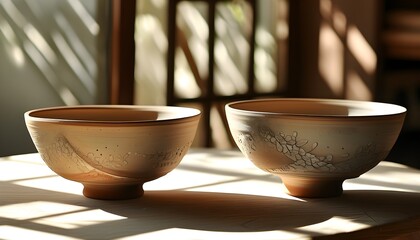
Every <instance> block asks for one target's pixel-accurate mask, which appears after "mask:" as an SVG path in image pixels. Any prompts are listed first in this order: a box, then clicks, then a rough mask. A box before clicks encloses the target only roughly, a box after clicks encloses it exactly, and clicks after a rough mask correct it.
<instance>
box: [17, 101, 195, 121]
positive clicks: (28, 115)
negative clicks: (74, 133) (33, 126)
mask: <svg viewBox="0 0 420 240" xmlns="http://www.w3.org/2000/svg"><path fill="white" fill-rule="evenodd" d="M66 109H86V110H88V109H121V110H125V109H127V110H128V109H130V110H139V111H156V112H166V113H171V112H173V113H176V111H180V110H181V111H183V112H184V113H183V114H174V117H169V118H163V119H155V120H88V119H86V120H85V119H71V118H55V117H42V116H33V114H35V113H41V112H48V111H56V110H58V111H61V110H66ZM200 115H201V110H199V109H196V108H192V107H180V106H164V105H111V104H110V105H106V104H104V105H74V106H55V107H45V108H38V109H32V110H29V111H26V112H25V113H24V118H25V120H26V121H29V120H30V121H37V122H45V123H47V122H48V123H60V124H92V125H96V124H101V125H121V124H123V125H131V124H135V125H153V124H162V123H171V122H179V121H180V120H182V121H194V120H195V119H196V118H197V117H199V116H200Z"/></svg>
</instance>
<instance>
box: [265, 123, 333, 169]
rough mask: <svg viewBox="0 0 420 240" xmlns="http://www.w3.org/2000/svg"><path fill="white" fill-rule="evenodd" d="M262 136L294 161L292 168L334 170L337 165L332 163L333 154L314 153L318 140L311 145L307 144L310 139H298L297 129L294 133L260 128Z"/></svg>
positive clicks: (290, 166) (290, 167)
mask: <svg viewBox="0 0 420 240" xmlns="http://www.w3.org/2000/svg"><path fill="white" fill-rule="evenodd" d="M260 136H261V137H262V139H263V140H264V141H266V142H268V143H270V144H272V145H273V146H275V148H276V149H277V151H279V152H281V153H283V154H284V155H285V156H287V157H288V158H289V159H291V160H293V163H291V164H289V165H288V168H289V169H290V170H293V169H306V170H315V169H316V170H321V171H334V170H336V167H335V166H334V164H333V163H332V160H333V156H332V155H331V154H328V155H326V156H317V155H315V154H313V153H312V151H313V150H315V149H316V148H317V147H318V143H317V142H313V143H312V145H311V146H309V147H308V146H307V145H308V143H309V140H307V139H298V133H297V132H296V131H295V132H293V133H292V135H287V134H284V133H283V132H280V133H278V134H275V133H274V132H272V131H271V130H269V129H260Z"/></svg>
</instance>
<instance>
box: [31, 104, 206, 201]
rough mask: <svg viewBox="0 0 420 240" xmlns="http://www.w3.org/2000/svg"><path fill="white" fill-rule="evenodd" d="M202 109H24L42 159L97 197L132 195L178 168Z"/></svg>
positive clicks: (192, 136)
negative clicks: (148, 183) (146, 183)
mask: <svg viewBox="0 0 420 240" xmlns="http://www.w3.org/2000/svg"><path fill="white" fill-rule="evenodd" d="M200 114H201V113H200V111H199V110H196V109H192V108H184V107H170V106H119V105H108V106H86V105H85V106H72V107H69V106H67V107H55V108H44V109H37V110H32V111H28V112H26V113H25V122H26V126H27V128H28V130H29V133H30V135H31V138H32V140H33V142H34V144H35V146H36V148H37V150H38V152H39V153H40V154H41V157H42V159H43V160H44V161H45V163H46V164H47V165H48V167H49V168H51V169H52V170H53V171H54V172H56V173H57V174H58V175H60V176H62V177H64V178H66V179H69V180H73V181H77V182H80V183H82V184H83V185H84V188H83V194H84V195H85V196H86V197H89V198H96V199H129V198H137V197H140V196H142V194H143V184H144V183H145V182H148V181H151V180H154V179H157V178H159V177H161V176H164V175H165V174H167V173H169V172H170V171H171V170H173V169H174V168H175V167H176V166H177V165H178V164H179V163H180V161H181V160H182V158H183V157H184V155H185V154H186V153H187V151H188V149H189V147H190V146H191V144H192V142H193V139H194V137H195V133H196V129H197V125H198V122H199V118H200Z"/></svg>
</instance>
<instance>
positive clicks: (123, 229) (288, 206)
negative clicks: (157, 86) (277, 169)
mask: <svg viewBox="0 0 420 240" xmlns="http://www.w3.org/2000/svg"><path fill="white" fill-rule="evenodd" d="M343 187H344V193H343V195H341V196H340V197H334V198H321V199H302V198H296V197H292V196H289V195H287V194H285V193H284V192H283V191H282V184H281V180H280V179H279V178H278V177H275V176H273V175H269V174H267V173H265V172H263V171H261V170H260V169H257V168H256V167H255V166H254V165H252V163H251V162H250V161H248V160H247V159H245V158H244V157H243V156H242V154H241V153H240V152H237V151H227V150H226V151H220V150H214V149H191V150H190V151H189V153H188V154H187V155H186V156H185V157H184V159H183V160H182V162H181V164H180V165H179V166H178V167H177V168H176V169H175V170H174V171H172V172H170V173H169V174H168V175H166V176H164V177H162V178H160V179H157V180H154V181H152V182H148V183H146V184H145V185H144V189H145V195H144V196H143V197H141V198H139V199H133V200H124V201H101V200H94V199H88V198H85V197H84V196H83V195H82V185H81V184H79V183H76V182H72V181H69V180H66V179H63V178H61V177H59V176H57V175H56V174H55V173H53V172H52V171H51V170H50V169H49V168H48V167H46V165H45V164H44V163H43V161H42V160H41V158H40V156H39V154H36V153H34V154H26V155H16V156H9V157H3V158H0V239H138V238H141V239H241V240H244V239H330V238H331V239H343V238H345V239H366V237H368V236H369V237H368V238H369V239H375V238H376V239H385V238H395V239H397V238H398V239H404V238H405V237H407V239H408V238H420V171H419V170H416V169H412V168H409V167H406V166H404V165H401V164H397V163H391V162H381V163H380V164H379V165H378V166H377V167H375V168H374V169H372V170H370V171H369V172H367V173H365V174H363V175H362V176H361V177H359V178H357V179H350V180H346V181H345V182H344V185H343Z"/></svg>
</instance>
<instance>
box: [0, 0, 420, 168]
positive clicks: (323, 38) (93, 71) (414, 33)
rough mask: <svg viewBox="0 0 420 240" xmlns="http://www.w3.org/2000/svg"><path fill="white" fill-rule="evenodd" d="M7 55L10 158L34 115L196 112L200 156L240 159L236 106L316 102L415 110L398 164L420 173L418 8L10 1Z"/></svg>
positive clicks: (396, 155) (2, 12)
mask: <svg viewBox="0 0 420 240" xmlns="http://www.w3.org/2000/svg"><path fill="white" fill-rule="evenodd" d="M0 56H1V57H0V110H1V117H0V156H6V155H12V154H20V153H30V152H35V151H36V149H35V148H34V146H33V144H32V141H31V140H30V138H29V134H28V132H27V130H26V127H25V123H24V120H23V113H24V112H25V111H28V110H30V109H34V108H40V107H48V106H61V105H78V104H136V105H181V106H191V107H196V108H199V109H201V110H202V111H203V117H202V120H201V123H200V124H201V125H200V129H199V131H198V134H197V137H196V140H195V142H194V147H215V148H221V149H230V148H235V146H234V144H233V142H232V139H231V138H230V136H229V133H228V131H227V124H226V120H225V117H224V105H225V104H226V103H228V102H230V101H235V100H242V99H251V98H264V97H304V98H307V97H308V98H338V99H357V100H368V101H381V102H389V103H395V104H400V105H403V106H405V107H406V108H408V115H407V119H406V122H405V126H404V129H403V131H402V133H401V136H400V138H399V140H398V142H397V145H396V146H395V147H394V149H393V151H392V152H391V154H390V156H389V157H388V158H389V159H388V160H391V161H396V162H402V163H404V164H407V165H410V166H414V167H417V168H420V153H419V151H417V149H416V148H418V147H420V140H419V137H420V135H419V132H420V2H419V1H416V0H400V1H391V0H384V1H382V0H372V1H364V0H353V1H348V0H293V1H292V0H265V1H257V0H137V1H136V0H124V1H123V0H83V1H82V0H67V1H56V0H13V1H12V0H0Z"/></svg>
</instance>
